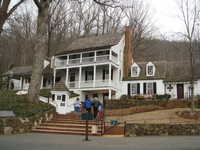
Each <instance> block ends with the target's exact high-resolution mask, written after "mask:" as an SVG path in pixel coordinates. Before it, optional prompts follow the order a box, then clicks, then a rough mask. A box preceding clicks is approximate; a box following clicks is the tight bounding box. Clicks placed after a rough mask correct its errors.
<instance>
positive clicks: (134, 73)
mask: <svg viewBox="0 0 200 150" xmlns="http://www.w3.org/2000/svg"><path fill="white" fill-rule="evenodd" d="M139 75H140V67H139V66H138V65H137V64H136V63H134V64H133V65H132V66H131V77H138V76H139Z"/></svg>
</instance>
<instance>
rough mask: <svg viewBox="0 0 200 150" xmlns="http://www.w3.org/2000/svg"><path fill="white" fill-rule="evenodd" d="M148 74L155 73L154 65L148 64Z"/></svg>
mask: <svg viewBox="0 0 200 150" xmlns="http://www.w3.org/2000/svg"><path fill="white" fill-rule="evenodd" d="M147 72H148V75H151V76H152V75H153V66H148V68H147Z"/></svg>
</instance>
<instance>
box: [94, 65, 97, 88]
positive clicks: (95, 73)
mask: <svg viewBox="0 0 200 150" xmlns="http://www.w3.org/2000/svg"><path fill="white" fill-rule="evenodd" d="M96 68H97V67H96V65H94V78H93V87H95V86H96V85H95V84H96Z"/></svg>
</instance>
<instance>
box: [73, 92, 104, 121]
mask: <svg viewBox="0 0 200 150" xmlns="http://www.w3.org/2000/svg"><path fill="white" fill-rule="evenodd" d="M74 110H75V112H77V113H83V112H85V111H86V112H88V113H92V115H93V118H94V119H96V120H102V119H103V105H102V104H101V102H100V101H99V100H98V98H97V97H94V98H93V100H91V99H90V98H89V97H88V96H86V98H85V101H84V102H80V99H79V98H77V99H76V102H75V103H74Z"/></svg>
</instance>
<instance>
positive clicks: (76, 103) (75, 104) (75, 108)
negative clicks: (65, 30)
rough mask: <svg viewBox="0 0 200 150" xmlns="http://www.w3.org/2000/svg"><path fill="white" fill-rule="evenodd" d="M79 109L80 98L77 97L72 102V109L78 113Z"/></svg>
mask: <svg viewBox="0 0 200 150" xmlns="http://www.w3.org/2000/svg"><path fill="white" fill-rule="evenodd" d="M80 109H81V102H80V99H79V98H77V99H76V102H75V103H74V110H75V112H77V113H80Z"/></svg>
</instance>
